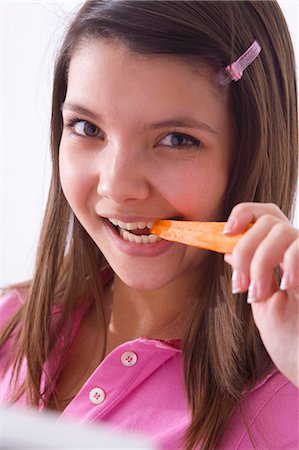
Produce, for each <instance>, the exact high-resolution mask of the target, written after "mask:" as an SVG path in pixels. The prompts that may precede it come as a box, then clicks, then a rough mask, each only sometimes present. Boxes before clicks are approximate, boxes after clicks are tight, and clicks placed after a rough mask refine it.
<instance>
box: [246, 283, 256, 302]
mask: <svg viewBox="0 0 299 450" xmlns="http://www.w3.org/2000/svg"><path fill="white" fill-rule="evenodd" d="M255 301H256V282H255V281H254V280H251V281H250V285H249V288H248V294H247V303H249V304H251V303H254V302H255Z"/></svg>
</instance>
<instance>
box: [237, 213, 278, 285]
mask: <svg viewBox="0 0 299 450" xmlns="http://www.w3.org/2000/svg"><path fill="white" fill-rule="evenodd" d="M277 223H281V221H280V220H279V219H278V218H276V217H274V216H272V215H270V216H268V215H264V216H263V217H261V218H260V219H259V221H258V222H256V223H255V224H254V226H253V227H252V228H250V229H249V230H248V231H247V232H246V233H245V235H244V236H242V238H241V239H240V240H239V242H238V244H237V245H236V247H235V248H234V250H233V253H232V267H233V276H232V291H233V293H238V292H245V291H247V289H248V287H249V283H250V279H251V274H250V267H251V263H252V260H253V257H254V255H255V253H256V251H257V248H258V247H259V246H260V245H261V242H262V241H263V240H264V239H265V238H266V236H267V235H268V234H269V232H270V231H271V230H272V228H273V227H274V226H275V225H276V224H277ZM272 245H275V243H273V244H272ZM278 263H279V261H278ZM278 263H277V264H278ZM268 285H269V283H268Z"/></svg>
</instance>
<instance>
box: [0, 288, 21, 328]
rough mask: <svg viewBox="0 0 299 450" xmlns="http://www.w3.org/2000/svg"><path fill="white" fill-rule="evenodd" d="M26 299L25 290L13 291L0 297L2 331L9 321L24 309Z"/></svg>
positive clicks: (0, 326)
mask: <svg viewBox="0 0 299 450" xmlns="http://www.w3.org/2000/svg"><path fill="white" fill-rule="evenodd" d="M25 299H26V290H25V289H13V290H11V291H9V292H7V293H5V294H4V295H2V296H1V297H0V331H1V330H2V329H3V328H4V327H5V325H6V324H7V322H8V321H9V319H10V318H11V317H12V316H13V315H14V314H15V313H16V312H17V311H18V310H19V309H20V308H21V307H22V305H23V304H24V302H25Z"/></svg>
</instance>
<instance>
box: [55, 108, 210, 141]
mask: <svg viewBox="0 0 299 450" xmlns="http://www.w3.org/2000/svg"><path fill="white" fill-rule="evenodd" d="M63 110H69V111H73V112H76V113H78V114H83V115H85V116H87V117H89V118H91V119H92V120H99V117H100V116H99V115H97V114H95V113H94V112H92V111H90V110H89V109H87V108H84V107H83V106H81V105H78V104H76V103H70V102H64V103H62V105H61V111H63ZM167 127H178V128H179V127H181V128H198V129H200V130H203V131H207V132H209V133H211V134H214V135H218V132H217V131H216V130H214V128H212V127H210V125H208V124H206V123H204V122H201V121H198V120H195V119H194V118H193V117H189V116H178V117H173V118H170V119H167V120H163V121H161V122H155V123H151V124H149V125H145V126H144V129H150V130H156V129H159V128H167Z"/></svg>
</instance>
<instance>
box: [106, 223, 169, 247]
mask: <svg viewBox="0 0 299 450" xmlns="http://www.w3.org/2000/svg"><path fill="white" fill-rule="evenodd" d="M108 220H109V222H110V223H112V225H113V226H114V228H115V229H116V230H117V232H118V234H119V235H120V236H121V237H122V239H124V240H125V241H130V242H134V243H135V244H155V243H156V242H159V241H161V238H160V237H159V236H156V235H155V234H151V233H150V229H151V228H152V226H153V225H154V222H148V223H146V222H130V223H126V222H121V221H120V220H116V219H108Z"/></svg>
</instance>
